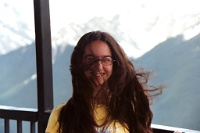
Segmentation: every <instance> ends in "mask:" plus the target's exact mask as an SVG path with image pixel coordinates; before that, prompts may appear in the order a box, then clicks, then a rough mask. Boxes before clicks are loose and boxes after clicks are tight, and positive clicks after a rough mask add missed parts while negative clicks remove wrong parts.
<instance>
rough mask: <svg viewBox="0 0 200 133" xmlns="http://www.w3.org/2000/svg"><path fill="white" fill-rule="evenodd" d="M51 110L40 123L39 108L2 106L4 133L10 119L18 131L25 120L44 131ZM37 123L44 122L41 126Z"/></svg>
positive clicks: (158, 131) (166, 132)
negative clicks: (13, 121)
mask: <svg viewBox="0 0 200 133" xmlns="http://www.w3.org/2000/svg"><path fill="white" fill-rule="evenodd" d="M50 112H51V110H49V111H46V112H44V113H43V114H42V122H40V123H38V120H39V117H41V116H40V115H38V110H37V109H33V108H18V107H11V106H0V119H3V120H4V133H11V132H10V128H11V127H10V120H15V121H16V122H17V126H16V127H17V129H16V131H17V133H22V129H23V124H22V122H23V121H27V122H29V123H30V131H27V132H30V133H39V132H44V130H45V127H46V126H47V122H48V118H49V115H50ZM37 124H42V126H39V125H37ZM36 127H44V128H43V129H38V131H37V130H36ZM152 128H153V132H154V133H173V132H174V131H181V132H183V133H200V131H194V130H189V129H183V128H177V127H170V126H163V125H157V124H152Z"/></svg>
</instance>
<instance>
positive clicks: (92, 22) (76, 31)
mask: <svg viewBox="0 0 200 133" xmlns="http://www.w3.org/2000/svg"><path fill="white" fill-rule="evenodd" d="M20 1H21V2H23V3H24V2H25V1H23V0H19V1H18V2H16V1H14V0H9V1H8V0H2V1H1V2H0V37H1V40H0V55H2V54H6V53H7V52H10V51H12V50H15V49H16V48H20V47H23V46H26V45H28V44H31V43H32V42H33V41H34V17H33V16H34V15H33V3H32V2H27V1H26V2H25V3H24V4H20V3H21V2H20ZM62 2H64V1H63V0H60V1H59V2H55V0H52V1H50V13H51V28H52V46H53V49H54V51H58V48H59V49H62V48H64V47H65V45H66V44H72V45H74V44H76V42H77V40H78V39H79V38H80V36H81V35H83V34H84V33H86V32H88V31H91V30H104V31H107V32H109V33H111V34H112V35H113V36H114V37H115V38H116V39H117V40H118V41H119V43H120V44H121V45H122V47H123V48H124V50H125V52H126V53H127V54H128V56H132V57H135V58H137V57H140V56H141V55H143V54H144V53H146V52H148V51H149V50H150V49H152V48H153V47H155V46H156V45H157V44H159V43H160V42H162V41H165V40H166V39H167V38H169V37H175V36H177V35H181V34H182V35H184V38H185V39H189V38H191V37H194V36H195V35H197V34H198V33H199V31H200V8H198V6H196V5H198V1H196V0H193V1H184V2H181V4H180V3H178V0H176V1H168V2H167V1H165V2H159V1H157V0H152V3H149V2H148V1H141V2H136V1H129V0H126V1H124V2H121V3H120V2H116V6H117V7H118V6H119V9H120V10H119V11H118V10H117V9H114V7H113V11H111V10H112V9H110V7H109V6H105V8H104V10H105V12H103V11H104V10H102V11H101V13H99V12H97V11H96V10H95V8H91V9H89V10H92V11H93V12H88V11H87V12H86V10H87V9H86V7H87V6H88V4H87V2H92V1H90V0H86V1H85V2H84V3H82V4H85V6H83V5H82V6H81V7H79V9H80V10H81V11H82V12H78V11H76V10H75V11H74V10H73V8H70V6H69V4H72V6H73V3H69V4H67V3H62ZM91 4H94V3H93V2H92V3H91ZM67 5H68V6H67ZM82 7H84V9H81V8H82ZM77 12H78V13H77ZM113 12H115V13H113ZM89 13H91V14H89ZM110 13H113V14H112V15H110V17H108V14H110ZM92 14H93V15H92ZM95 14H96V15H95ZM88 16H89V17H88ZM106 16H107V17H106ZM78 18H79V19H78ZM83 19H84V21H78V20H83ZM73 20H74V21H73ZM55 53H56V52H54V54H55Z"/></svg>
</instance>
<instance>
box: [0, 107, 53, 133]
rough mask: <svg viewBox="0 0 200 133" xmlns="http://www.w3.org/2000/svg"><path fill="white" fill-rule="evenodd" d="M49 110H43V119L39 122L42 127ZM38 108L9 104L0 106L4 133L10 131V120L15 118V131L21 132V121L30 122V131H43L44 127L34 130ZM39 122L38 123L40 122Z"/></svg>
mask: <svg viewBox="0 0 200 133" xmlns="http://www.w3.org/2000/svg"><path fill="white" fill-rule="evenodd" d="M49 115H50V111H48V112H45V113H44V114H43V116H42V118H43V121H42V122H41V123H42V124H43V125H42V127H44V128H45V127H46V124H47V121H48V118H49ZM38 117H39V115H38V110H37V109H33V108H18V107H11V106H0V118H1V119H3V120H4V133H10V128H11V126H10V121H11V120H15V121H16V123H17V126H16V127H17V129H16V131H17V133H22V129H23V124H22V122H23V121H26V122H29V123H30V131H28V132H30V133H36V132H44V130H45V129H39V130H41V131H36V127H38V126H36V123H38ZM41 123H40V124H41Z"/></svg>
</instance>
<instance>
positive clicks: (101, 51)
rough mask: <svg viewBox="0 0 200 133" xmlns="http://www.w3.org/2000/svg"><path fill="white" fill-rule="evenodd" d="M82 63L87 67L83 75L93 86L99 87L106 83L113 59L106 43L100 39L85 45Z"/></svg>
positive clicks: (110, 72)
mask: <svg viewBox="0 0 200 133" xmlns="http://www.w3.org/2000/svg"><path fill="white" fill-rule="evenodd" d="M83 63H84V64H85V65H86V66H87V67H88V68H87V69H86V71H85V76H86V77H87V78H88V80H89V81H90V82H91V83H92V85H93V87H95V88H100V87H101V86H102V85H104V84H105V85H106V83H107V80H108V79H109V78H110V76H111V74H112V70H113V59H112V55H111V51H110V48H109V47H108V45H107V44H106V43H105V42H103V41H100V40H97V41H94V42H92V43H91V44H89V45H87V46H86V48H85V52H84V57H83Z"/></svg>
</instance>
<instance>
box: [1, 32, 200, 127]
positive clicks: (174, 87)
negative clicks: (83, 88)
mask: <svg viewBox="0 0 200 133" xmlns="http://www.w3.org/2000/svg"><path fill="white" fill-rule="evenodd" d="M72 50H73V46H72V45H67V46H66V47H65V49H64V50H63V49H62V47H61V46H60V47H59V48H57V54H56V56H55V57H54V62H53V79H54V81H53V84H54V105H58V104H60V103H62V102H65V101H66V100H68V99H69V98H70V97H71V94H72V87H71V76H70V72H69V61H70V55H71V52H72ZM199 57H200V35H199V34H198V35H197V36H195V37H193V38H192V39H190V40H187V41H185V40H184V38H183V36H181V35H179V36H177V37H174V38H169V39H167V40H166V41H164V42H162V43H160V44H158V45H157V46H156V47H154V48H153V49H152V50H151V51H149V52H147V53H146V54H144V55H143V56H142V57H140V58H138V59H130V60H132V61H133V63H134V64H135V66H136V68H139V67H141V66H142V67H143V68H144V69H146V70H150V71H153V72H154V73H153V75H152V80H150V83H151V84H155V85H159V84H165V85H167V87H166V88H165V89H164V90H163V93H162V95H160V96H158V97H157V98H155V99H154V102H153V104H152V105H151V108H152V110H153V113H154V118H153V123H155V124H162V125H168V126H176V127H182V128H189V129H193V130H200V117H198V116H199V111H200V104H199V101H200V97H199V93H200V88H199V86H200V82H199V81H200V73H199V68H200V61H199ZM0 66H1V69H0V73H1V77H0V90H1V94H0V104H1V105H11V106H19V107H31V108H37V98H36V97H37V94H36V87H37V82H36V74H35V73H36V59H35V45H34V43H33V44H31V45H27V46H25V47H22V48H19V49H17V50H15V51H12V52H10V53H8V54H6V55H1V56H0ZM13 66H14V69H13Z"/></svg>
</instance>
